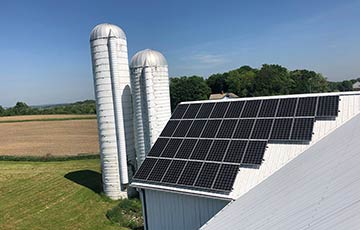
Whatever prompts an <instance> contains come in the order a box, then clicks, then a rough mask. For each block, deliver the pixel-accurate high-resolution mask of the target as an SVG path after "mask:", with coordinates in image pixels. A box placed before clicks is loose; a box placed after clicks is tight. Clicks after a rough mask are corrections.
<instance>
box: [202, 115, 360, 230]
mask: <svg viewBox="0 0 360 230" xmlns="http://www.w3.org/2000/svg"><path fill="white" fill-rule="evenodd" d="M359 136H360V115H357V116H356V117H355V118H353V119H352V120H350V121H349V122H347V123H346V124H344V125H343V126H341V127H339V128H338V129H336V130H335V131H334V132H333V133H331V134H330V135H328V136H326V137H325V138H324V139H322V140H321V141H319V142H317V143H316V144H315V145H314V146H312V147H311V148H309V149H308V150H306V151H305V152H304V153H302V154H301V155H300V156H299V157H297V158H296V159H294V160H293V161H291V162H290V163H289V164H287V165H286V166H284V167H283V168H281V169H280V170H279V171H277V172H276V173H275V174H273V175H272V176H270V177H269V178H268V179H267V180H265V181H264V182H262V183H261V184H259V185H258V186H256V187H255V188H254V189H252V190H250V191H249V192H248V193H246V194H245V195H244V196H241V197H240V198H239V199H238V200H236V201H235V202H233V203H231V204H230V205H228V206H227V207H225V208H224V209H223V210H222V211H220V212H219V213H218V214H217V215H216V216H215V217H214V218H213V219H211V220H210V221H209V222H208V223H207V224H206V225H204V226H203V227H202V228H201V229H202V230H212V229H231V230H232V229H247V230H251V229H257V230H261V229H264V230H265V229H266V230H271V229H317V230H318V229H324V230H325V229H326V230H327V229H360V167H359V164H360V148H359Z"/></svg>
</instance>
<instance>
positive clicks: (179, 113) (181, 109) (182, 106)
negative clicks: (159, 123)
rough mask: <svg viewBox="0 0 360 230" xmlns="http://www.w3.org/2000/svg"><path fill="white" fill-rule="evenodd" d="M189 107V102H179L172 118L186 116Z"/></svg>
mask: <svg viewBox="0 0 360 230" xmlns="http://www.w3.org/2000/svg"><path fill="white" fill-rule="evenodd" d="M188 107H189V104H178V105H177V106H176V108H175V110H174V112H173V113H172V115H171V118H170V119H181V118H182V117H183V116H184V114H185V112H186V110H187V108H188Z"/></svg>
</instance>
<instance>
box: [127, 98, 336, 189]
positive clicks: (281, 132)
mask: <svg viewBox="0 0 360 230" xmlns="http://www.w3.org/2000/svg"><path fill="white" fill-rule="evenodd" d="M338 106H339V97H338V96H324V97H323V96H315V97H314V96H311V97H300V98H297V97H296V96H294V97H288V98H281V99H276V98H275V99H274V98H271V99H262V100H258V99H255V100H244V101H217V102H209V103H193V104H181V105H178V106H177V107H176V109H175V111H174V113H173V114H172V117H171V119H170V120H169V122H168V123H167V125H166V126H165V128H164V130H163V131H162V133H161V135H160V137H159V138H158V140H157V141H156V142H155V144H154V146H153V147H152V148H151V150H150V152H149V153H148V155H147V157H146V159H145V161H144V163H143V164H142V165H141V166H140V168H139V170H138V171H137V172H136V174H135V176H134V178H133V180H134V181H137V180H139V181H141V183H145V182H146V181H147V182H149V183H157V184H161V183H163V184H164V185H167V186H176V187H184V188H192V189H194V190H196V189H197V190H204V189H205V190H206V191H211V192H218V193H224V192H227V193H228V192H230V191H231V189H232V187H233V184H234V181H235V178H236V175H237V173H238V172H239V168H240V167H253V166H256V167H259V166H260V165H261V163H262V161H263V158H264V154H265V150H266V146H267V143H268V141H273V142H275V141H277V142H279V141H281V143H293V142H300V143H302V142H309V141H310V140H311V137H312V132H313V126H314V122H315V119H316V118H321V117H326V118H328V117H331V118H332V117H334V116H336V115H337V113H338Z"/></svg>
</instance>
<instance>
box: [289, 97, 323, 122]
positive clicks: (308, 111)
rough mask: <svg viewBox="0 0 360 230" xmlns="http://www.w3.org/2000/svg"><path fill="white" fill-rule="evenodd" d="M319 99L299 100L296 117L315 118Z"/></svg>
mask: <svg viewBox="0 0 360 230" xmlns="http://www.w3.org/2000/svg"><path fill="white" fill-rule="evenodd" d="M317 101H318V97H301V98H299V101H298V105H297V108H296V113H295V116H296V117H306V116H315V113H316V106H317Z"/></svg>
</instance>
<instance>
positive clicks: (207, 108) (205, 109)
mask: <svg viewBox="0 0 360 230" xmlns="http://www.w3.org/2000/svg"><path fill="white" fill-rule="evenodd" d="M214 105H215V103H204V104H202V106H201V108H200V111H199V113H198V114H197V116H196V118H208V117H209V116H210V113H211V111H212V110H213V108H214Z"/></svg>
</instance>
